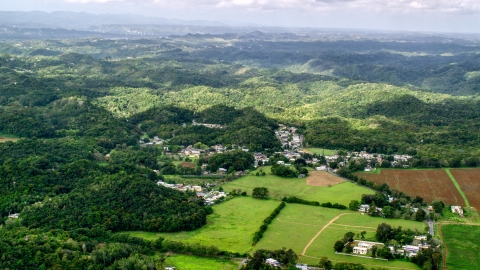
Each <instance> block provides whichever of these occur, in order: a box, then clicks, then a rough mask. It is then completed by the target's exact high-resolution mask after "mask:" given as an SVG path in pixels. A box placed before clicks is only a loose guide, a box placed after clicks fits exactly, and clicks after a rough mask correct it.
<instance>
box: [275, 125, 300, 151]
mask: <svg viewBox="0 0 480 270" xmlns="http://www.w3.org/2000/svg"><path fill="white" fill-rule="evenodd" d="M275 136H276V137H277V139H278V140H280V142H281V143H282V147H283V148H284V149H292V150H298V149H301V148H302V145H303V139H304V138H303V136H302V135H299V134H297V128H295V127H287V126H285V125H283V124H279V129H278V130H277V131H275Z"/></svg>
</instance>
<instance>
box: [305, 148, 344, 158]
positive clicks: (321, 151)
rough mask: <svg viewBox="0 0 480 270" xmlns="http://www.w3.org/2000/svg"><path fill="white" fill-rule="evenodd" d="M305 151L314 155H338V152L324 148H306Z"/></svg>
mask: <svg viewBox="0 0 480 270" xmlns="http://www.w3.org/2000/svg"><path fill="white" fill-rule="evenodd" d="M303 150H307V151H308V152H311V153H312V154H317V155H325V156H333V155H335V154H337V150H331V149H323V148H305V149H303Z"/></svg>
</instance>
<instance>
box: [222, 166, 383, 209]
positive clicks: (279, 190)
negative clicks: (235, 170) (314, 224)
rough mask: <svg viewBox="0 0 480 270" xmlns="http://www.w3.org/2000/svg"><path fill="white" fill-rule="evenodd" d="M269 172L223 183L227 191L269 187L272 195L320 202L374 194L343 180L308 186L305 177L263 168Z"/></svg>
mask: <svg viewBox="0 0 480 270" xmlns="http://www.w3.org/2000/svg"><path fill="white" fill-rule="evenodd" d="M262 169H263V170H264V171H265V172H267V175H266V176H255V175H254V174H255V171H254V172H250V173H249V174H248V175H246V176H244V177H242V178H239V179H237V180H234V181H232V182H229V183H226V184H225V185H223V186H222V187H223V189H224V190H225V191H227V192H230V191H232V190H233V189H241V190H242V191H247V193H248V194H249V195H251V194H252V190H253V188H255V187H267V188H268V190H269V191H270V197H272V198H275V199H282V198H283V197H289V196H297V197H299V198H301V199H305V200H311V201H318V202H320V203H325V202H331V203H341V204H344V205H347V206H348V204H349V203H350V201H351V200H360V199H361V197H362V195H363V194H374V192H373V191H372V190H369V189H367V188H364V187H361V186H359V185H356V184H353V183H351V182H343V183H341V184H338V185H334V186H331V187H328V186H327V187H318V186H308V185H307V180H306V179H305V178H282V177H278V176H275V175H270V174H269V173H270V167H269V166H266V167H263V168H262Z"/></svg>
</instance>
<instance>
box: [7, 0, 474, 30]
mask: <svg viewBox="0 0 480 270" xmlns="http://www.w3.org/2000/svg"><path fill="white" fill-rule="evenodd" d="M0 10H15V11H32V10H41V11H47V12H51V11H57V10H63V11H65V10H68V11H85V12H90V13H96V14H101V13H133V14H142V15H145V16H154V17H165V18H178V19H185V20H199V19H200V20H211V21H237V22H246V23H254V24H260V25H269V26H274V25H275V26H292V27H298V26H300V27H325V28H363V29H384V30H409V31H427V32H428V31H432V32H463V33H464V32H475V33H479V32H480V0H416V1H411V0H3V1H0Z"/></svg>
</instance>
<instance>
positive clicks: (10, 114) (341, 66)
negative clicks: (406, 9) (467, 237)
mask: <svg viewBox="0 0 480 270" xmlns="http://www.w3.org/2000/svg"><path fill="white" fill-rule="evenodd" d="M478 51H480V46H478V44H477V43H475V42H474V41H469V40H463V41H455V40H453V41H449V42H446V41H445V40H443V39H439V40H437V39H432V40H431V41H425V40H423V39H418V40H417V39H416V38H412V39H409V40H407V41H402V42H399V41H394V40H378V39H372V40H366V39H361V40H353V39H347V38H344V37H342V38H339V39H336V38H333V37H332V38H325V37H323V38H316V37H314V36H312V37H310V36H306V35H293V34H288V33H283V34H265V33H262V32H253V33H248V34H219V35H199V34H195V35H186V36H172V37H169V38H152V39H138V40H126V39H125V40H123V39H116V40H107V39H101V38H88V39H71V40H24V41H18V40H15V41H8V42H4V43H0V81H1V83H0V135H1V136H2V138H3V136H7V137H8V138H18V139H19V140H18V141H16V142H5V143H0V186H1V188H0V226H1V227H0V234H1V235H2V238H1V239H0V254H1V255H0V257H1V263H2V264H0V268H9V269H38V266H39V265H43V266H44V267H43V268H42V267H41V269H44V268H54V267H56V268H64V269H68V268H71V267H72V265H77V266H79V267H80V266H81V267H83V268H88V267H92V269H102V268H105V267H110V269H119V268H121V267H123V266H125V267H124V268H122V269H133V266H132V268H128V267H127V266H128V265H136V266H139V265H140V266H139V267H143V266H145V267H146V268H147V269H154V268H156V269H160V266H161V265H162V263H163V262H162V260H161V259H160V258H154V257H151V256H152V255H154V254H155V252H158V251H161V250H162V240H163V239H162V240H158V241H157V242H145V241H143V240H139V239H131V238H128V237H126V236H122V235H120V236H118V235H116V234H114V235H112V232H118V231H125V230H142V231H151V232H173V231H187V230H194V229H197V228H199V227H202V226H203V225H205V224H206V222H207V221H206V220H207V219H206V218H207V214H209V213H211V212H212V209H211V208H210V207H209V206H204V201H203V199H200V198H197V197H196V196H195V194H194V193H192V192H189V191H186V192H180V191H178V190H174V189H171V188H166V187H164V186H159V185H157V182H158V181H163V180H164V181H167V180H166V179H167V177H166V176H164V175H162V173H165V175H167V173H166V172H167V171H168V170H170V169H172V170H173V171H174V172H176V170H177V168H178V170H179V171H181V172H189V173H192V172H195V174H201V170H197V169H199V167H200V166H202V165H203V164H205V165H206V168H208V169H209V170H213V171H217V170H218V169H220V168H221V167H222V166H223V167H225V168H228V169H230V168H232V170H233V169H237V170H239V171H243V170H245V169H248V168H251V166H253V165H252V164H253V163H254V162H255V161H254V159H253V156H252V155H251V152H254V151H258V152H264V153H266V152H269V153H271V152H275V151H280V150H281V149H282V148H281V144H280V141H279V140H278V139H277V138H276V137H275V130H276V129H278V127H279V124H281V123H282V124H286V125H289V126H290V125H291V126H295V127H297V130H296V132H298V133H299V134H300V135H303V136H304V138H305V140H304V142H303V143H304V145H305V146H312V147H314V146H315V147H325V148H330V149H344V150H348V151H353V150H355V151H368V152H371V153H385V154H394V153H400V154H409V155H412V156H413V159H412V164H411V165H412V166H416V167H440V166H445V167H447V166H449V167H459V166H472V167H474V166H478V165H480V150H479V149H480V136H479V134H480V124H479V123H480V110H479V109H480V99H479V98H478V93H479V92H480V88H479V87H480V66H479V60H480V58H479V54H478ZM152 140H155V141H156V142H158V141H162V143H163V144H162V145H161V146H160V145H157V146H156V147H145V146H146V145H147V144H148V143H150V142H151V141H152ZM218 144H221V145H223V146H225V148H228V149H232V148H234V147H240V148H242V149H241V150H238V151H237V152H228V154H220V155H212V156H210V157H199V159H198V160H196V161H192V160H189V161H188V162H187V161H186V160H185V163H186V164H184V165H186V166H187V167H186V168H183V167H182V164H178V163H180V162H177V161H179V160H174V158H173V156H174V155H175V154H177V153H178V152H180V151H181V150H182V149H186V148H189V146H190V148H189V149H192V147H191V146H198V147H199V148H203V149H208V148H209V147H212V146H215V145H218ZM223 146H222V147H223ZM210 150H211V148H210ZM248 151H250V152H248ZM167 156H168V157H167ZM174 161H175V162H177V163H175V164H174ZM194 162H196V163H194ZM188 166H190V167H188ZM225 168H224V170H225V171H227V169H225ZM264 174H265V173H264ZM187 176H188V175H187ZM222 181H223V180H222ZM238 193H239V194H240V192H238ZM13 213H15V214H16V213H18V214H19V219H11V218H10V219H9V218H7V217H8V216H9V215H10V214H13ZM29 239H30V240H29ZM34 241H35V242H34ZM18 246H21V247H23V249H22V252H17V253H15V252H14V250H18V248H15V247H18ZM41 246H42V247H41ZM185 249H188V248H185ZM191 249H192V250H195V249H197V251H198V250H201V251H198V252H200V253H201V252H204V253H208V254H217V253H219V252H220V251H218V249H215V248H213V249H212V248H210V247H196V246H192V247H191ZM202 250H203V251H202ZM197 251H195V252H197ZM192 253H194V251H192ZM202 254H203V253H202ZM155 265H157V266H155ZM158 265H160V266H158Z"/></svg>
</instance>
